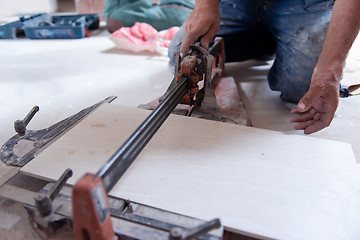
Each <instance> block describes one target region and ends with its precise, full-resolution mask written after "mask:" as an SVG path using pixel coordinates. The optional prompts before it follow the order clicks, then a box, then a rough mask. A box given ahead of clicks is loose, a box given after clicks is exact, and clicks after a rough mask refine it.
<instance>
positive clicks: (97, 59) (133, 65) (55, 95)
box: [0, 31, 360, 239]
mask: <svg viewBox="0 0 360 240" xmlns="http://www.w3.org/2000/svg"><path fill="white" fill-rule="evenodd" d="M108 35H109V34H108V33H107V32H106V31H103V32H98V33H95V34H94V36H93V37H91V38H86V39H79V40H49V41H48V40H40V41H36V40H28V39H22V40H2V41H0V48H1V49H2V50H1V51H0V72H1V76H0V89H1V91H2V93H1V95H0V109H1V111H2V113H1V115H0V126H1V132H0V143H4V142H5V141H6V140H7V139H9V138H10V137H11V136H13V135H14V134H15V132H14V130H13V122H14V121H15V120H17V119H22V118H23V117H24V116H25V115H26V114H27V112H28V111H29V110H30V109H31V108H32V107H33V106H34V105H38V106H40V109H41V110H40V112H39V113H38V114H37V115H36V116H35V117H34V119H33V120H32V122H31V123H30V124H29V125H28V128H29V129H42V128H46V127H48V126H50V125H52V124H54V123H56V122H57V121H60V120H62V119H64V118H66V117H68V116H70V115H72V114H74V113H77V112H78V111H80V110H82V109H83V108H86V107H88V106H90V105H92V104H94V103H96V102H98V101H101V100H103V99H104V98H106V97H108V96H111V95H116V96H118V98H117V100H116V102H115V103H116V104H120V105H124V106H129V107H136V106H138V105H139V104H143V103H147V102H149V101H151V100H153V99H154V98H156V97H158V96H161V95H162V94H163V93H164V92H165V90H166V88H167V87H168V84H169V83H170V81H171V80H172V73H171V70H170V69H169V68H168V65H167V57H166V56H156V55H151V54H140V55H139V54H133V53H130V52H124V51H119V50H117V49H115V48H114V44H113V43H112V42H111V41H110V40H109V39H108ZM359 48H360V44H359V43H358V42H357V43H356V44H355V45H354V49H355V50H356V51H358V50H357V49H359ZM356 55H357V54H355V56H352V55H351V57H352V58H354V59H355V60H354V61H352V63H353V64H351V65H349V66H347V69H352V72H351V74H353V70H354V69H355V72H356V71H359V69H360V65H356V66H355V65H354V64H356V63H359V62H360V59H359V57H357V56H359V55H357V56H356ZM226 67H227V70H226V75H227V76H233V77H234V78H235V80H236V81H237V83H238V87H239V92H240V93H241V95H242V98H243V101H244V103H245V106H246V108H247V110H248V113H249V117H250V120H251V122H252V124H253V126H254V127H259V128H265V129H270V130H275V131H282V132H286V133H289V134H302V132H301V131H296V130H293V124H292V123H290V120H289V119H290V115H291V114H290V112H289V110H288V109H287V108H286V107H285V106H284V105H283V104H282V103H281V101H280V99H279V94H278V93H276V92H272V91H270V90H269V88H268V86H267V82H266V74H267V70H268V69H269V67H270V64H269V63H267V62H265V63H264V62H255V61H247V62H243V63H234V64H227V66H226ZM347 71H348V70H346V69H345V75H344V77H346V75H347V74H350V72H349V73H348V72H347ZM358 76H359V78H360V74H358ZM359 104H360V96H351V97H349V98H346V99H340V106H339V108H338V111H337V113H336V117H335V119H334V121H333V123H332V125H331V126H330V127H328V128H326V129H324V130H322V131H320V132H319V133H316V134H313V135H311V136H309V137H319V138H326V139H332V140H337V141H343V142H349V143H351V144H352V147H353V149H354V153H355V157H356V159H357V161H360V144H359V143H360V139H359V137H358V136H359V135H360V130H359V129H360V128H359V118H360V108H359V107H358V106H359ZM294 147H296V148H301V146H294ZM11 209H12V210H11ZM0 212H1V214H0V235H1V232H10V233H11V234H12V233H13V232H14V233H15V232H17V233H16V234H15V235H10V236H13V237H15V238H12V239H21V238H24V239H36V238H37V235H36V234H27V235H25V236H26V237H25V236H24V235H22V234H20V233H19V231H18V230H17V229H18V227H19V226H20V225H21V226H22V225H23V224H25V223H24V222H26V219H23V218H21V217H20V216H22V215H23V214H24V211H21V210H20V209H19V205H18V204H14V203H10V202H8V201H6V200H2V199H0ZM9 219H11V221H9ZM3 222H7V225H4V224H1V223H3ZM25 229H26V231H31V227H29V226H27V227H25ZM5 239H6V238H5Z"/></svg>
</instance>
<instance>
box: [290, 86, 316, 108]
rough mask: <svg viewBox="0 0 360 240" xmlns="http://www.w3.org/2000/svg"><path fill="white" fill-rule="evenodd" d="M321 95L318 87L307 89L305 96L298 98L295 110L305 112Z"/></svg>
mask: <svg viewBox="0 0 360 240" xmlns="http://www.w3.org/2000/svg"><path fill="white" fill-rule="evenodd" d="M321 95H322V91H321V90H320V89H319V88H314V87H313V88H312V87H310V89H309V90H308V92H307V93H306V94H305V96H304V97H303V98H302V99H300V101H299V103H298V105H297V107H296V110H297V111H298V112H306V111H308V110H309V109H310V107H311V106H312V105H313V103H314V102H315V100H316V99H318V98H319V97H320V96H321Z"/></svg>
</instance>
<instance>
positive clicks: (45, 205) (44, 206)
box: [35, 168, 73, 216]
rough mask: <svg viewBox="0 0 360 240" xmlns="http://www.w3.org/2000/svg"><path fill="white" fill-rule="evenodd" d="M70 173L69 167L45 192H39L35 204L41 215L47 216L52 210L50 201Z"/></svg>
mask: <svg viewBox="0 0 360 240" xmlns="http://www.w3.org/2000/svg"><path fill="white" fill-rule="evenodd" d="M72 174H73V172H72V170H71V169H70V168H68V169H66V170H65V172H64V173H63V174H62V175H61V177H60V178H59V180H57V182H56V183H55V185H54V186H53V187H52V188H51V190H50V191H49V192H48V193H47V194H44V193H40V194H39V195H38V196H37V197H36V198H35V206H36V208H37V210H38V211H39V213H40V214H41V216H47V215H49V214H50V213H51V212H52V210H53V207H52V201H53V200H54V199H55V197H56V195H57V194H58V193H59V192H60V190H61V188H62V187H63V186H64V185H65V183H66V181H67V180H68V179H69V178H70V177H71V176H72Z"/></svg>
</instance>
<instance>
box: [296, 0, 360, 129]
mask: <svg viewBox="0 0 360 240" xmlns="http://www.w3.org/2000/svg"><path fill="white" fill-rule="evenodd" d="M359 13H360V1H359V0H336V1H335V5H334V8H333V12H332V16H331V20H330V24H329V29H328V32H327V35H326V38H325V41H324V45H323V48H322V51H321V54H320V57H319V60H318V62H317V64H316V67H315V69H314V72H313V76H312V79H311V84H310V88H309V90H308V92H307V93H306V94H305V96H304V97H303V98H302V99H301V100H300V102H299V104H298V105H297V108H296V109H294V110H292V113H295V114H300V116H297V117H293V118H292V119H291V121H292V122H297V124H296V125H295V129H297V130H304V133H305V134H310V133H314V132H316V131H319V130H321V129H323V128H325V127H328V126H329V125H330V123H331V121H332V119H333V118H334V115H335V111H336V109H337V107H338V103H339V84H340V78H341V75H342V71H343V65H344V62H345V59H346V56H347V54H348V52H349V50H350V48H351V46H352V43H353V42H354V40H355V38H356V36H357V34H358V32H359V28H360V14H359Z"/></svg>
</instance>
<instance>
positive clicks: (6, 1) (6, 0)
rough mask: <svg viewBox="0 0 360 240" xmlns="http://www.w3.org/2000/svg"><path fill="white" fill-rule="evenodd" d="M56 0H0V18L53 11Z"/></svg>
mask: <svg viewBox="0 0 360 240" xmlns="http://www.w3.org/2000/svg"><path fill="white" fill-rule="evenodd" d="M56 10H57V1H56V0H0V18H1V17H8V16H13V15H16V14H23V13H38V12H55V11H56Z"/></svg>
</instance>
